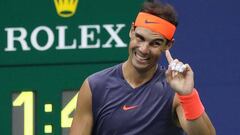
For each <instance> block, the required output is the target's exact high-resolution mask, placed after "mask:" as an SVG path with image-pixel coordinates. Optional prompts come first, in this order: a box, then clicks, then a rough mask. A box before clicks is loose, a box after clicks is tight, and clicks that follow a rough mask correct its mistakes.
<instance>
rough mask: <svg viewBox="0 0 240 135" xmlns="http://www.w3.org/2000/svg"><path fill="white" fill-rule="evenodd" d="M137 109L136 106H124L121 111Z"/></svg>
mask: <svg viewBox="0 0 240 135" xmlns="http://www.w3.org/2000/svg"><path fill="white" fill-rule="evenodd" d="M137 107H138V106H137V105H133V106H127V105H124V106H123V108H122V109H123V110H124V111H128V110H132V109H135V108H137Z"/></svg>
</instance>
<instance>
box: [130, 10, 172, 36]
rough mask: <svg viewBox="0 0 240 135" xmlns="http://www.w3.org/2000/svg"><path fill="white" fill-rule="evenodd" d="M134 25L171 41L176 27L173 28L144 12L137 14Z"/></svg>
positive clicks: (168, 23)
mask: <svg viewBox="0 0 240 135" xmlns="http://www.w3.org/2000/svg"><path fill="white" fill-rule="evenodd" d="M134 25H135V26H139V27H144V28H147V29H150V30H152V31H154V32H158V33H160V34H162V35H163V36H164V37H165V38H167V39H168V40H172V38H173V35H174V33H175V30H176V26H174V25H173V24H171V23H170V22H168V21H166V20H164V19H162V18H160V17H157V16H154V15H151V14H149V13H144V12H140V13H139V14H138V16H137V18H136V21H135V24H134Z"/></svg>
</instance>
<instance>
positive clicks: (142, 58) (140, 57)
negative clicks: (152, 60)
mask: <svg viewBox="0 0 240 135" xmlns="http://www.w3.org/2000/svg"><path fill="white" fill-rule="evenodd" d="M136 56H137V57H138V58H139V59H140V60H147V59H148V58H146V57H142V56H140V55H138V54H137V53H136Z"/></svg>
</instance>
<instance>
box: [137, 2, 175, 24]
mask: <svg viewBox="0 0 240 135" xmlns="http://www.w3.org/2000/svg"><path fill="white" fill-rule="evenodd" d="M141 12H146V13H150V14H152V15H155V16H158V17H160V18H162V19H165V20H167V21H169V22H170V23H172V24H174V25H175V26H177V25H178V20H177V13H176V11H175V9H174V8H173V6H171V5H170V4H165V3H162V2H160V1H158V2H153V0H149V1H147V2H144V3H143V6H142V9H141Z"/></svg>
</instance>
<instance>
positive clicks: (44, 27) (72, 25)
mask: <svg viewBox="0 0 240 135" xmlns="http://www.w3.org/2000/svg"><path fill="white" fill-rule="evenodd" d="M142 2H143V1H128V0H121V1H112V0H103V1H89V0H38V1H37V0H24V1H19V0H2V1H0V12H1V13H4V15H3V16H1V23H0V84H1V88H0V91H1V94H0V100H1V102H0V106H1V109H0V112H1V113H0V114H1V115H0V120H1V123H0V129H1V130H0V131H1V133H0V134H4V135H43V134H56V135H67V134H68V131H69V127H70V126H71V122H72V119H73V113H74V110H75V106H76V100H77V94H78V90H79V88H80V86H81V84H82V82H83V81H84V80H85V79H86V78H87V77H88V76H89V75H91V74H92V73H95V72H97V71H99V70H101V69H104V68H107V67H110V66H113V65H115V64H118V63H120V62H122V61H124V60H125V59H126V58H127V53H128V49H127V48H128V42H129V37H128V32H129V29H130V26H131V23H132V21H133V20H134V19H135V15H136V13H137V12H138V10H139V7H140V5H141V4H142ZM126 3H127V4H126ZM123 7H124V8H123Z"/></svg>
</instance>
